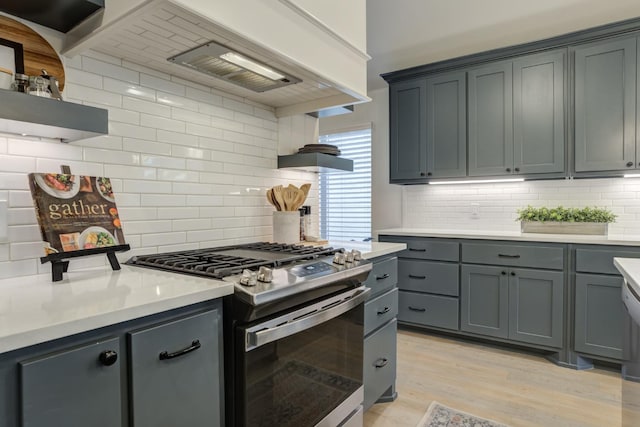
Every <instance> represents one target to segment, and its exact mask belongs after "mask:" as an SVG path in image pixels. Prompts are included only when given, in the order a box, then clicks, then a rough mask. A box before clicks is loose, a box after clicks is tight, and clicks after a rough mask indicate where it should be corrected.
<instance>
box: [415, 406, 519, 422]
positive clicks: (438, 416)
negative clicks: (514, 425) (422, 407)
mask: <svg viewBox="0 0 640 427" xmlns="http://www.w3.org/2000/svg"><path fill="white" fill-rule="evenodd" d="M416 427H509V426H507V425H506V424H502V423H499V422H496V421H492V420H488V419H486V418H480V417H477V416H475V415H471V414H469V413H467V412H463V411H459V410H457V409H453V408H449V407H448V406H445V405H443V404H441V403H438V402H436V401H435V400H434V401H433V402H431V405H429V409H427V412H426V414H424V417H422V419H421V420H420V422H419V423H418V425H417V426H416Z"/></svg>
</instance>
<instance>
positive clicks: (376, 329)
mask: <svg viewBox="0 0 640 427" xmlns="http://www.w3.org/2000/svg"><path fill="white" fill-rule="evenodd" d="M372 261H373V266H372V269H371V273H370V274H369V278H368V279H367V280H366V281H365V283H364V284H365V285H366V286H367V287H369V288H371V296H370V297H369V299H368V300H367V302H366V303H365V305H364V335H365V336H364V355H363V357H364V360H363V372H364V409H365V410H367V409H369V407H370V406H371V405H373V404H374V403H376V402H390V401H392V400H394V399H395V398H396V396H397V394H396V391H395V384H396V357H397V356H396V329H397V327H396V316H397V314H398V289H397V287H396V285H397V283H398V259H397V258H396V257H394V256H382V257H379V258H374V259H373V260H372Z"/></svg>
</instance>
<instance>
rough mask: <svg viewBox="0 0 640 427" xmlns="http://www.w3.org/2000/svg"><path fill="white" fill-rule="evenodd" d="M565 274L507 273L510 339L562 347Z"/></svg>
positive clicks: (547, 272) (533, 271) (557, 272)
mask: <svg viewBox="0 0 640 427" xmlns="http://www.w3.org/2000/svg"><path fill="white" fill-rule="evenodd" d="M563 309H564V272H562V271H543V270H527V269H511V270H509V339H512V340H516V341H522V342H527V343H531V344H539V345H546V346H550V347H558V348H560V347H562V331H563V329H564V328H563V324H564V322H563V312H564V311H563Z"/></svg>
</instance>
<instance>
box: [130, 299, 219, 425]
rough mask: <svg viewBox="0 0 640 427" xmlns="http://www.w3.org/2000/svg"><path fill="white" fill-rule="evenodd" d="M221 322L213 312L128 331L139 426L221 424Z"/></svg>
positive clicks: (133, 401) (134, 410) (135, 422)
mask: <svg viewBox="0 0 640 427" xmlns="http://www.w3.org/2000/svg"><path fill="white" fill-rule="evenodd" d="M219 321H220V320H219V316H218V313H217V312H216V311H208V312H205V313H200V314H197V315H194V316H189V317H186V318H183V319H178V320H175V321H172V322H168V323H163V324H160V325H156V326H153V327H151V328H145V329H142V330H139V331H135V332H132V333H130V334H128V338H129V345H130V349H129V354H130V361H131V366H130V372H131V381H130V382H131V413H132V415H131V417H132V420H133V425H134V426H136V427H155V426H161V425H167V426H178V425H192V426H201V425H208V426H219V425H221V421H222V420H221V419H220V413H221V408H220V400H221V396H220V390H221V386H222V385H221V381H220V377H219V375H218V373H219V372H220V369H221V364H222V360H220V358H219V357H218V355H219V354H220V352H221V350H222V349H221V348H219V346H218V337H217V336H216V335H215V334H212V333H211V331H216V330H218V322H219Z"/></svg>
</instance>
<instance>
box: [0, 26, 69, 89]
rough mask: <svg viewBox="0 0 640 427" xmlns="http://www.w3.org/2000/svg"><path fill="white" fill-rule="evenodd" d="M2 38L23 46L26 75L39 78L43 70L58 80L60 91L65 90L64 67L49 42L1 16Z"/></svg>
mask: <svg viewBox="0 0 640 427" xmlns="http://www.w3.org/2000/svg"><path fill="white" fill-rule="evenodd" d="M0 38H2V39H5V40H10V41H13V42H16V43H21V44H22V50H23V55H24V73H25V74H27V75H29V76H39V75H40V74H42V69H43V68H44V69H45V70H47V74H49V75H50V76H53V77H55V78H57V79H58V86H59V88H60V91H62V90H63V89H64V67H63V66H62V61H60V57H59V56H58V54H57V53H56V51H55V50H54V49H53V47H51V45H50V44H49V42H47V41H46V40H45V39H43V38H42V36H40V34H38V33H36V32H35V31H33V30H32V29H31V28H29V27H27V26H26V25H24V24H23V23H21V22H18V21H16V20H15V19H11V18H8V17H6V16H0Z"/></svg>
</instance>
